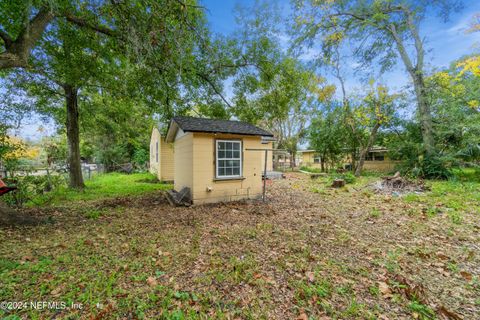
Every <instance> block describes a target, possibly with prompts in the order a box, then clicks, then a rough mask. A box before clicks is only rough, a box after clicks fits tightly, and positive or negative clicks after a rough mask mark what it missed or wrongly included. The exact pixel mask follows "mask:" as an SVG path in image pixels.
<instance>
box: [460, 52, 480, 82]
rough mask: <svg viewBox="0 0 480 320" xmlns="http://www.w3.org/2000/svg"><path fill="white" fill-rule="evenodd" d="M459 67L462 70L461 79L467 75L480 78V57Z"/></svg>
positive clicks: (473, 58) (470, 59)
mask: <svg viewBox="0 0 480 320" xmlns="http://www.w3.org/2000/svg"><path fill="white" fill-rule="evenodd" d="M457 67H458V68H461V70H460V73H459V74H458V76H459V77H461V76H463V75H464V74H465V73H471V74H473V75H474V76H475V77H480V56H475V57H471V58H468V59H465V60H463V61H461V62H459V63H457Z"/></svg>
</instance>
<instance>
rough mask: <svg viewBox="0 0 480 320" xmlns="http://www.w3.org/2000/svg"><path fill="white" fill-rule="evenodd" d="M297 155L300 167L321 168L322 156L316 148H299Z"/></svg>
mask: <svg viewBox="0 0 480 320" xmlns="http://www.w3.org/2000/svg"><path fill="white" fill-rule="evenodd" d="M297 156H298V164H299V166H300V167H302V166H305V167H311V168H320V156H319V155H318V153H317V152H316V151H315V150H299V151H297Z"/></svg>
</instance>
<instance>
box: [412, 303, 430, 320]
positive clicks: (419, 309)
mask: <svg viewBox="0 0 480 320" xmlns="http://www.w3.org/2000/svg"><path fill="white" fill-rule="evenodd" d="M408 308H409V309H410V310H411V311H412V312H415V313H416V314H417V315H418V319H420V320H429V319H435V312H434V311H433V310H432V309H431V308H430V307H429V306H427V305H424V304H422V303H420V302H418V301H416V300H413V301H412V302H410V303H409V305H408Z"/></svg>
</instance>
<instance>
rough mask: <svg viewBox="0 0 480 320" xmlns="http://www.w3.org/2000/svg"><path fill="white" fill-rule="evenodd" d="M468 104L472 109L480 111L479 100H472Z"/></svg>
mask: <svg viewBox="0 0 480 320" xmlns="http://www.w3.org/2000/svg"><path fill="white" fill-rule="evenodd" d="M467 104H468V106H469V107H470V108H472V109H475V110H476V109H480V102H479V101H478V100H470V101H468V102H467Z"/></svg>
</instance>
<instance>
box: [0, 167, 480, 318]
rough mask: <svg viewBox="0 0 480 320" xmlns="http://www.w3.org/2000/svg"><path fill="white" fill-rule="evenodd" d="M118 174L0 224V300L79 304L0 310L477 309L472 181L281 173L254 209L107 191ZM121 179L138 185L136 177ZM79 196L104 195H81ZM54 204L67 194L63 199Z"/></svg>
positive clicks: (402, 314)
mask: <svg viewBox="0 0 480 320" xmlns="http://www.w3.org/2000/svg"><path fill="white" fill-rule="evenodd" d="M117 178H118V179H117ZM123 178H124V177H121V178H120V177H112V178H111V179H113V181H112V180H110V178H106V177H103V178H102V179H105V180H104V181H105V182H108V184H111V185H115V186H111V187H105V186H104V183H101V182H99V181H101V180H96V183H97V184H96V187H94V185H93V184H94V181H92V182H91V184H90V185H89V187H91V188H87V191H85V193H84V194H80V195H79V194H77V193H73V194H71V195H70V194H68V193H62V194H63V195H61V196H60V195H59V196H58V198H55V199H58V200H55V201H53V203H58V205H54V206H52V207H51V208H49V209H48V210H41V211H38V210H34V209H32V214H38V215H41V216H44V217H51V219H47V221H50V222H49V223H47V224H43V225H39V226H36V227H24V228H12V229H1V230H0V301H61V302H66V304H67V306H72V303H74V304H76V305H75V306H78V305H82V309H79V308H75V307H71V308H69V309H68V308H67V309H59V310H52V309H43V310H35V309H32V308H30V307H28V308H24V309H22V310H10V311H7V310H4V311H2V310H0V317H10V318H9V319H20V318H32V319H45V318H52V317H57V318H64V319H77V318H81V319H90V318H96V319H118V318H132V319H135V318H139V319H141V318H146V319H152V318H155V319H210V318H214V319H296V318H298V319H411V318H414V319H435V318H439V319H442V318H447V317H448V316H450V317H453V318H452V319H478V315H479V314H480V298H479V297H480V269H479V268H478V266H479V265H480V253H479V252H480V247H479V243H480V235H479V231H480V223H479V217H480V183H479V182H464V181H462V180H461V179H459V180H458V181H448V182H447V181H443V182H438V181H435V182H428V184H429V185H430V186H431V189H432V190H431V191H430V192H426V193H424V194H409V195H403V196H391V195H384V194H377V193H375V192H374V191H372V190H371V189H370V188H369V187H368V185H369V184H370V183H372V182H374V181H376V180H377V179H378V177H376V176H373V175H372V176H367V177H361V178H359V179H356V180H354V181H351V183H349V184H348V185H347V186H346V187H345V188H342V189H332V188H330V187H329V184H330V183H331V179H332V178H333V177H331V176H327V177H319V178H318V179H310V178H308V177H307V175H305V174H301V173H290V174H287V179H284V180H280V181H273V182H270V181H269V183H268V198H269V202H267V203H261V202H240V203H228V204H215V205H207V206H194V207H191V208H172V207H170V206H168V205H167V203H166V201H165V200H164V199H163V198H162V197H161V193H160V191H156V190H158V189H162V188H163V187H164V186H162V185H155V184H147V183H145V186H144V187H145V188H146V189H144V190H143V191H149V193H148V194H146V195H139V196H136V197H130V196H129V193H128V192H126V191H125V190H124V188H121V187H118V188H117V186H116V185H117V184H118V183H122V184H127V183H124V182H123ZM125 178H127V179H132V180H130V182H131V183H129V185H130V188H131V189H130V190H132V193H136V194H138V193H141V192H140V191H138V190H139V189H138V188H137V186H139V185H143V184H144V183H143V182H139V180H142V179H143V178H140V177H137V178H133V176H127V177H125ZM115 179H116V182H115ZM118 180H122V181H121V182H119V181H118ZM112 188H113V189H112ZM115 189H116V190H118V193H114V192H113V191H112V190H115ZM100 190H105V192H103V191H100ZM107 190H108V192H107ZM150 191H151V192H150ZM109 192H111V193H109ZM91 193H96V194H97V195H101V197H103V198H104V197H105V196H106V195H107V194H108V196H112V197H113V198H112V197H110V198H107V199H105V198H104V199H102V200H89V199H96V196H95V195H93V194H91ZM70 196H71V197H70ZM115 196H117V197H115ZM118 196H119V197H118ZM68 198H70V199H75V200H72V201H71V202H69V205H68V206H66V205H65V202H62V201H63V200H64V199H68ZM455 317H459V318H455Z"/></svg>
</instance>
